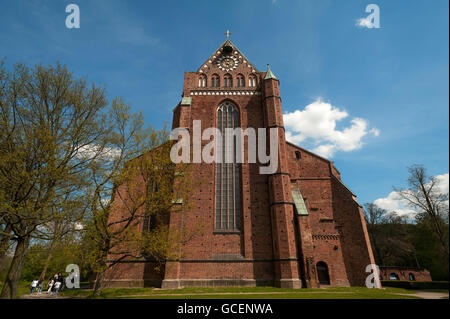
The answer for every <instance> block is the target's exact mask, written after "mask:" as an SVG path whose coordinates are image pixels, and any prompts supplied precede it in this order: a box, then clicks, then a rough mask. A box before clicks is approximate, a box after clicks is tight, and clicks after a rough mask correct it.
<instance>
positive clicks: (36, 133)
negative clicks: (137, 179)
mask: <svg viewBox="0 0 450 319" xmlns="http://www.w3.org/2000/svg"><path fill="white" fill-rule="evenodd" d="M107 106H108V102H107V99H106V97H105V92H104V89H103V88H99V87H97V86H95V85H92V86H90V87H88V85H87V84H86V81H85V80H83V79H75V78H74V77H73V75H72V74H71V73H70V72H69V71H68V70H67V68H66V67H65V66H62V65H60V64H57V65H56V66H55V67H53V66H47V67H45V66H42V65H37V66H35V67H33V68H29V67H27V66H25V65H23V64H17V65H15V66H14V68H13V70H12V71H10V72H8V71H6V69H5V66H4V63H1V65H0V132H1V133H0V220H1V224H2V225H3V227H4V228H6V227H9V228H10V230H9V231H4V232H2V235H3V236H7V237H8V238H9V240H11V241H13V242H14V247H15V248H14V256H13V258H12V261H11V264H10V267H9V270H8V272H7V275H6V278H5V284H4V286H3V289H2V291H1V294H0V297H1V298H13V297H14V296H15V294H16V291H17V287H18V283H19V279H20V276H21V272H22V269H23V266H24V262H25V257H26V253H27V249H28V246H29V244H30V242H31V240H32V237H33V235H35V234H37V232H38V230H39V228H40V227H44V225H49V223H51V222H52V221H53V220H54V218H55V217H56V218H57V216H58V215H59V214H60V213H59V212H58V210H55V209H53V208H54V207H55V203H58V202H61V201H62V199H63V198H65V197H66V196H67V194H71V195H72V196H76V195H78V196H83V194H82V193H81V192H79V190H80V189H84V188H85V187H86V186H87V179H86V176H85V175H84V174H85V172H86V170H88V169H89V167H91V166H92V165H94V163H95V159H96V158H98V157H100V156H103V155H104V153H105V150H108V149H109V147H110V145H111V144H112V141H111V138H110V136H111V133H112V131H114V119H112V118H111V116H110V113H107V112H106V110H107ZM86 153H89V156H83V155H85V154H86Z"/></svg>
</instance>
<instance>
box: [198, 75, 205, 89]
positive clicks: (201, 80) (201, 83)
mask: <svg viewBox="0 0 450 319" xmlns="http://www.w3.org/2000/svg"><path fill="white" fill-rule="evenodd" d="M198 87H199V88H204V87H206V75H204V74H202V75H200V76H199V77H198Z"/></svg>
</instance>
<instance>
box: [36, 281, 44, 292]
mask: <svg viewBox="0 0 450 319" xmlns="http://www.w3.org/2000/svg"><path fill="white" fill-rule="evenodd" d="M43 285H44V279H39V281H38V284H37V293H38V294H40V293H41V292H42V286H43Z"/></svg>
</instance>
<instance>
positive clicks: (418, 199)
mask: <svg viewBox="0 0 450 319" xmlns="http://www.w3.org/2000/svg"><path fill="white" fill-rule="evenodd" d="M408 172H409V178H408V187H407V188H406V189H395V191H397V193H398V194H399V196H400V197H401V198H402V199H404V200H405V201H406V202H407V203H408V204H409V206H410V207H412V208H413V209H414V210H416V211H417V213H418V214H417V218H418V219H428V220H429V221H430V223H431V226H432V227H431V228H432V230H433V232H434V233H435V234H436V236H437V238H438V240H439V242H440V245H441V247H442V251H443V252H444V253H445V254H446V256H447V258H448V256H449V247H448V231H447V232H446V231H445V229H446V228H447V229H448V214H449V207H448V200H449V197H448V193H446V194H445V193H441V192H440V191H439V189H438V186H437V182H438V181H437V180H436V178H435V177H432V176H431V177H430V176H428V175H427V172H426V169H425V168H424V167H423V166H422V165H413V166H410V167H408Z"/></svg>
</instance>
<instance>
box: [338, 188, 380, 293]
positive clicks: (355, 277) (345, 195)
mask: <svg viewBox="0 0 450 319" xmlns="http://www.w3.org/2000/svg"><path fill="white" fill-rule="evenodd" d="M332 189H333V200H334V210H335V219H336V222H337V224H338V227H339V233H340V238H341V245H342V252H343V256H344V262H345V266H346V268H347V273H348V279H349V282H350V285H351V286H364V285H365V279H366V277H367V276H368V275H369V273H366V271H365V270H366V266H367V265H369V264H374V263H375V261H374V258H373V254H372V248H371V246H370V241H369V236H368V233H367V228H366V224H365V220H364V216H363V212H362V208H361V207H360V206H359V204H358V203H357V202H356V200H355V199H354V195H353V194H352V193H351V192H350V191H349V190H348V189H347V188H346V187H345V186H344V185H342V184H341V183H340V182H339V181H338V180H336V179H333V180H332Z"/></svg>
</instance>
